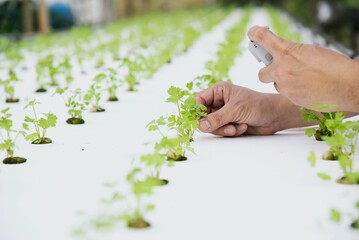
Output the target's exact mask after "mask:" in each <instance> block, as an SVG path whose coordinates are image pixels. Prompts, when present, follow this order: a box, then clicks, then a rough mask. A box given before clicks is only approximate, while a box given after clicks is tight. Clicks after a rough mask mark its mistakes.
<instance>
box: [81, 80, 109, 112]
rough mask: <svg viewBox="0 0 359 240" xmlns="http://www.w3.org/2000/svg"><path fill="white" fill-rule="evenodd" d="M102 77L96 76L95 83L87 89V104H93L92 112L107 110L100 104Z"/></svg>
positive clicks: (85, 98) (85, 97)
mask: <svg viewBox="0 0 359 240" xmlns="http://www.w3.org/2000/svg"><path fill="white" fill-rule="evenodd" d="M101 80H102V79H101V78H95V79H94V83H93V84H91V86H90V88H89V89H88V90H87V92H86V94H85V96H84V100H85V101H86V103H87V104H91V108H90V112H104V111H106V110H105V109H104V108H103V107H101V105H100V101H101V92H102V88H101V86H100V81H101Z"/></svg>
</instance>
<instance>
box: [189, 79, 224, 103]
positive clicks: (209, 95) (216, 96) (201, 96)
mask: <svg viewBox="0 0 359 240" xmlns="http://www.w3.org/2000/svg"><path fill="white" fill-rule="evenodd" d="M226 84H227V83H224V82H220V83H216V84H214V85H213V86H211V87H209V88H207V89H205V90H203V91H201V92H199V93H197V95H196V101H197V103H198V104H203V105H205V106H206V107H208V106H215V107H222V106H223V105H224V99H223V94H224V91H225V87H226Z"/></svg>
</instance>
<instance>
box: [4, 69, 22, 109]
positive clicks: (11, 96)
mask: <svg viewBox="0 0 359 240" xmlns="http://www.w3.org/2000/svg"><path fill="white" fill-rule="evenodd" d="M19 81H20V80H19V78H18V77H17V75H16V73H15V72H14V71H13V70H10V71H9V77H8V78H7V79H6V80H4V81H0V85H2V86H3V89H4V93H5V96H6V100H5V101H6V102H7V103H17V102H19V99H18V98H16V97H15V86H14V84H15V83H16V82H19Z"/></svg>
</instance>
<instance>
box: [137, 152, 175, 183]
mask: <svg viewBox="0 0 359 240" xmlns="http://www.w3.org/2000/svg"><path fill="white" fill-rule="evenodd" d="M140 160H141V162H142V163H144V164H145V165H146V166H147V167H149V168H151V169H152V174H151V175H150V177H149V179H152V180H153V182H154V184H156V185H159V186H163V185H166V184H168V180H166V179H161V178H160V174H161V169H162V167H163V166H165V165H168V166H171V165H172V164H171V162H168V161H166V154H163V153H160V152H159V151H157V150H155V152H154V153H151V154H145V155H142V156H141V157H140Z"/></svg>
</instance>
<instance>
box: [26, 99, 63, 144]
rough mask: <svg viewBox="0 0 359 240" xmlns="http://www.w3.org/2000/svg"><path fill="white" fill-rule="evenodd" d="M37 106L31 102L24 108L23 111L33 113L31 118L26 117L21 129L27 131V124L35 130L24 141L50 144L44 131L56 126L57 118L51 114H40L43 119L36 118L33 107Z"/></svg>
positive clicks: (50, 141) (34, 102)
mask: <svg viewBox="0 0 359 240" xmlns="http://www.w3.org/2000/svg"><path fill="white" fill-rule="evenodd" d="M37 104H39V102H36V100H31V101H29V102H28V104H27V105H26V106H25V109H27V108H31V109H32V111H33V117H29V116H26V117H25V119H24V123H23V127H24V129H25V130H27V131H29V130H30V128H29V124H32V125H33V126H34V128H35V132H33V133H29V134H27V135H26V137H25V138H26V140H28V141H31V143H32V144H48V143H52V140H51V139H50V138H47V137H46V131H47V130H48V129H49V128H51V127H55V126H56V121H57V116H56V115H55V114H53V113H46V114H44V113H43V114H42V115H43V116H44V117H42V118H38V115H37V112H36V109H35V105H37Z"/></svg>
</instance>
